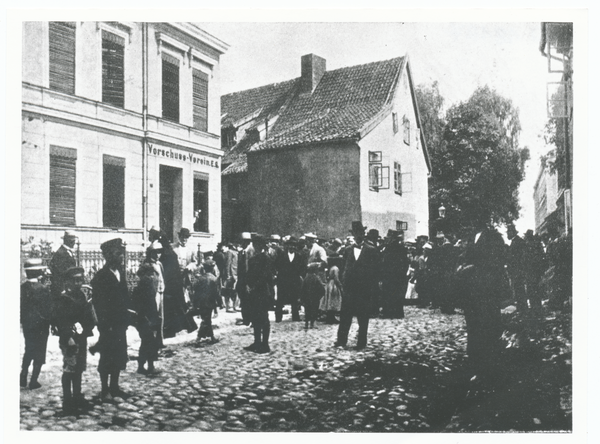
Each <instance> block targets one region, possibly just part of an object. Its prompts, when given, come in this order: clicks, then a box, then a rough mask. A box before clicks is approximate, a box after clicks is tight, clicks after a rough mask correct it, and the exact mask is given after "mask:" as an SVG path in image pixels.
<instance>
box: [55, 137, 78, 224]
mask: <svg viewBox="0 0 600 444" xmlns="http://www.w3.org/2000/svg"><path fill="white" fill-rule="evenodd" d="M76 163H77V150H74V149H72V148H63V147H55V146H50V223H51V224H57V225H67V226H69V225H75V183H76Z"/></svg>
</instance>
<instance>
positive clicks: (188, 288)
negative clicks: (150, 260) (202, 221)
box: [171, 228, 198, 306]
mask: <svg viewBox="0 0 600 444" xmlns="http://www.w3.org/2000/svg"><path fill="white" fill-rule="evenodd" d="M177 236H178V238H179V242H175V243H173V244H172V245H171V247H172V248H173V251H174V252H175V254H176V255H177V259H178V260H179V271H181V276H182V278H183V297H184V298H185V302H186V303H187V304H188V306H189V305H190V293H191V292H192V275H193V274H194V272H195V271H196V268H197V267H198V260H197V259H196V253H195V252H194V249H193V248H190V247H189V245H188V240H189V238H190V237H191V234H190V230H188V229H187V228H182V229H181V230H179V233H177Z"/></svg>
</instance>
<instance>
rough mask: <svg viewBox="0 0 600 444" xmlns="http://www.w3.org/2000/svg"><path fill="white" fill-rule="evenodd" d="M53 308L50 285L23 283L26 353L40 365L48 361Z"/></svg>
mask: <svg viewBox="0 0 600 444" xmlns="http://www.w3.org/2000/svg"><path fill="white" fill-rule="evenodd" d="M51 310H52V306H51V299H50V291H49V289H48V287H46V286H45V285H42V284H41V283H39V282H31V281H27V282H24V283H23V284H21V326H22V327H23V336H24V337H25V354H26V355H27V356H29V357H30V358H31V359H33V360H34V362H36V363H39V364H40V365H41V364H45V362H46V346H47V344H48V335H49V329H50V318H51V316H52V311H51Z"/></svg>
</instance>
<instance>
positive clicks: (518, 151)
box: [417, 83, 529, 232]
mask: <svg viewBox="0 0 600 444" xmlns="http://www.w3.org/2000/svg"><path fill="white" fill-rule="evenodd" d="M417 94H418V96H417V99H418V101H419V108H420V110H421V116H422V117H423V120H422V123H423V126H424V132H425V138H426V142H427V146H428V148H429V153H430V157H431V161H432V179H431V181H430V193H429V196H430V210H431V211H430V214H437V211H436V208H437V207H439V206H440V205H441V204H444V206H445V207H446V209H447V217H448V218H449V219H451V220H449V222H452V224H451V225H452V228H453V230H454V231H455V232H460V231H462V229H464V228H467V227H472V226H476V225H479V224H480V223H482V222H487V221H490V220H491V221H493V222H494V223H506V222H510V221H513V220H515V219H517V218H518V217H519V209H520V206H519V196H518V188H519V184H520V183H521V181H522V180H523V178H524V166H525V162H526V161H527V160H528V159H529V150H528V149H527V148H522V147H520V146H519V133H520V130H521V125H520V122H519V114H518V110H517V109H516V108H515V107H514V106H513V104H512V102H511V101H510V100H508V99H506V98H504V97H502V96H500V95H499V94H498V93H496V92H495V91H494V90H492V89H491V88H489V87H487V86H484V87H480V88H478V89H477V90H475V92H474V93H473V95H472V96H471V97H470V98H469V99H468V100H467V101H466V102H461V103H458V104H456V105H453V106H451V107H450V108H449V109H448V111H447V112H446V114H445V116H444V117H442V109H441V108H442V105H443V98H442V97H441V96H440V94H439V91H438V88H437V83H434V84H433V85H432V86H431V87H426V86H425V87H424V86H420V87H419V88H418V92H417ZM432 133H433V134H432Z"/></svg>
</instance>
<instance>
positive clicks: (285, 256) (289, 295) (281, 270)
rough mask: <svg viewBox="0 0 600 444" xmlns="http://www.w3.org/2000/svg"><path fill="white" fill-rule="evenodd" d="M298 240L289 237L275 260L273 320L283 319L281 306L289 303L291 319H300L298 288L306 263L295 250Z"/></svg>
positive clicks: (300, 285) (300, 284)
mask: <svg viewBox="0 0 600 444" xmlns="http://www.w3.org/2000/svg"><path fill="white" fill-rule="evenodd" d="M297 245H298V241H297V240H296V238H295V237H290V238H289V239H288V240H287V241H286V243H285V246H284V248H285V251H284V252H283V253H281V254H279V255H278V256H277V258H276V261H275V269H276V270H277V301H276V302H275V322H281V320H282V319H283V306H284V305H286V304H291V306H292V321H299V320H300V290H301V288H302V277H303V276H304V275H305V274H306V264H305V263H304V260H303V258H302V256H300V254H299V253H298V252H297V251H296V248H297Z"/></svg>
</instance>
